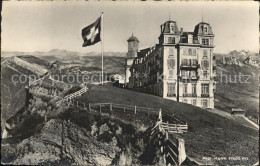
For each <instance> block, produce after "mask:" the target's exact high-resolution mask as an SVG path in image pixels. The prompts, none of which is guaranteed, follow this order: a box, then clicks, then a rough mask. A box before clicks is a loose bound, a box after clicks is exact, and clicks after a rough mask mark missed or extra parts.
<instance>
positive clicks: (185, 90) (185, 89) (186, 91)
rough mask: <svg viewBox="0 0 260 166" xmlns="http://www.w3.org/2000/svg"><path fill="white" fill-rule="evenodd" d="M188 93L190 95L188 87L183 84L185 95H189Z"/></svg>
mask: <svg viewBox="0 0 260 166" xmlns="http://www.w3.org/2000/svg"><path fill="white" fill-rule="evenodd" d="M187 93H188V85H187V84H183V94H187Z"/></svg>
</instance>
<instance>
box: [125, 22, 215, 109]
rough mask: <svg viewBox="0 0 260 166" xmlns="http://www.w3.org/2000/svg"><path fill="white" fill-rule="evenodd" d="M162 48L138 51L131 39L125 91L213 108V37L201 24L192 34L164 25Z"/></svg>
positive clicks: (156, 47)
mask: <svg viewBox="0 0 260 166" xmlns="http://www.w3.org/2000/svg"><path fill="white" fill-rule="evenodd" d="M158 39H159V44H156V45H155V46H153V47H149V48H146V49H142V50H139V49H138V47H139V40H138V39H137V38H136V37H135V36H133V35H132V36H131V37H130V38H129V39H128V40H127V41H128V53H127V55H126V59H125V72H126V73H125V87H127V88H128V89H132V90H134V91H139V92H144V93H148V94H153V95H157V96H161V97H163V98H167V99H171V100H175V101H179V102H183V103H188V104H192V105H195V106H199V107H205V108H214V91H215V81H214V78H215V76H216V73H215V72H216V71H215V62H214V58H213V48H214V34H213V32H212V28H211V26H210V25H209V24H208V23H205V22H201V23H199V24H198V25H196V26H195V28H194V31H193V32H183V29H182V28H181V29H180V30H179V28H178V26H177V24H176V22H175V21H170V20H169V21H166V22H165V23H164V24H163V25H161V34H160V36H159V38H158Z"/></svg>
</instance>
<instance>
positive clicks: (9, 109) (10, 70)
mask: <svg viewBox="0 0 260 166" xmlns="http://www.w3.org/2000/svg"><path fill="white" fill-rule="evenodd" d="M18 58H23V59H24V60H26V61H27V62H29V63H30V64H37V65H42V67H43V68H48V65H49V63H48V62H46V61H44V60H42V59H39V58H36V57H31V56H26V57H18ZM29 75H31V76H35V77H37V73H36V72H34V71H33V70H32V68H31V66H29V67H28V68H27V67H26V66H21V65H20V64H17V63H16V62H15V61H14V60H13V58H12V57H7V58H4V59H2V61H1V110H2V111H1V127H3V126H4V125H3V124H4V122H5V121H6V120H7V119H8V118H10V117H11V116H12V115H14V114H15V112H17V111H18V110H19V109H20V108H21V107H23V106H24V105H25V89H24V87H25V86H26V85H28V81H29V78H28V76H29ZM13 76H14V77H13ZM12 78H13V79H12ZM19 78H21V79H20V80H21V81H19ZM13 81H14V82H13ZM1 129H2V128H1Z"/></svg>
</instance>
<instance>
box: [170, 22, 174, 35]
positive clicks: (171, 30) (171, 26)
mask: <svg viewBox="0 0 260 166" xmlns="http://www.w3.org/2000/svg"><path fill="white" fill-rule="evenodd" d="M170 32H171V33H174V25H173V24H172V23H171V24H170Z"/></svg>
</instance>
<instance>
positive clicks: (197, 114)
mask: <svg viewBox="0 0 260 166" xmlns="http://www.w3.org/2000/svg"><path fill="white" fill-rule="evenodd" d="M78 100H79V101H84V102H86V103H88V102H92V103H95V102H112V103H121V104H129V105H137V106H145V107H153V108H158V109H159V108H162V110H163V111H167V112H170V113H174V114H175V115H178V116H179V117H180V118H182V120H185V121H187V122H188V125H189V132H188V133H185V134H182V135H181V137H183V138H184V139H185V144H186V150H187V154H188V155H190V156H191V157H195V158H197V159H198V160H201V159H202V157H203V156H205V157H208V156H211V157H221V156H225V157H228V156H243V157H248V158H249V160H250V161H246V162H247V163H251V164H252V163H255V162H256V160H257V159H258V155H257V154H258V132H257V131H256V130H253V129H250V128H247V127H244V126H242V125H240V124H238V123H235V122H233V121H230V120H228V119H225V118H223V117H221V116H218V115H216V114H213V113H210V112H208V111H205V110H203V109H201V108H198V107H194V106H192V105H188V104H183V103H178V102H174V101H171V100H166V99H163V98H161V97H157V96H152V95H148V94H143V93H137V92H132V91H128V90H124V89H120V88H116V87H111V86H92V87H91V88H90V90H89V91H88V92H87V93H86V94H84V95H83V96H81V97H80V98H79V99H78Z"/></svg>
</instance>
